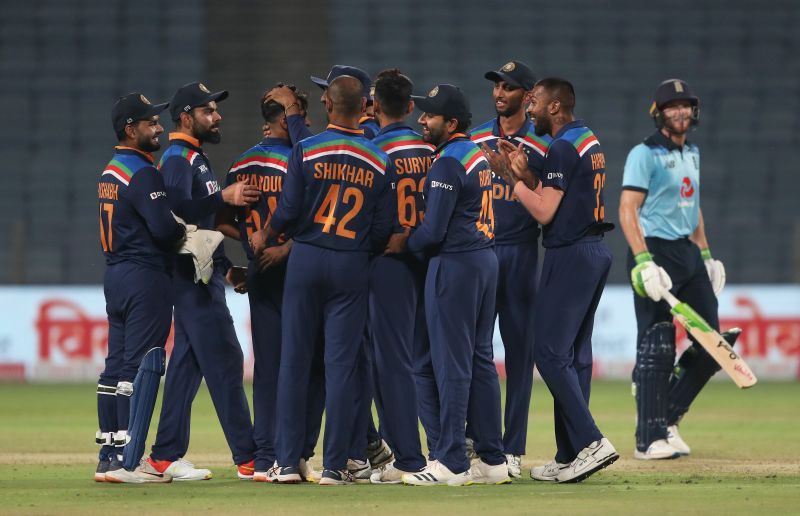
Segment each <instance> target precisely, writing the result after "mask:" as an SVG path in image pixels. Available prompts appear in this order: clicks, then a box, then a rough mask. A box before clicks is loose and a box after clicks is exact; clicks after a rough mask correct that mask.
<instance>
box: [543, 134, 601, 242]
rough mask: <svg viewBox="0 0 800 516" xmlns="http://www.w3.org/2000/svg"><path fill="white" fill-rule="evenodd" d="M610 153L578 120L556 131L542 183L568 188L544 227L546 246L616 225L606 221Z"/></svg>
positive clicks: (544, 185) (573, 240)
mask: <svg viewBox="0 0 800 516" xmlns="http://www.w3.org/2000/svg"><path fill="white" fill-rule="evenodd" d="M605 183H606V157H605V154H603V150H602V148H601V147H600V142H599V141H598V140H597V137H596V136H595V135H594V133H593V132H592V131H591V129H589V128H588V127H586V125H585V124H584V122H583V120H575V121H572V122H570V123H568V124H567V125H565V126H564V127H562V128H561V130H560V131H559V132H558V134H556V137H555V138H554V139H553V142H552V143H551V144H550V147H549V148H548V150H547V155H546V156H545V160H544V168H543V169H542V186H543V187H553V188H558V189H559V190H561V191H562V192H564V197H563V198H562V199H561V204H559V206H558V210H556V214H555V216H554V217H553V220H552V221H551V222H550V224H548V225H546V226H544V227H543V228H542V234H543V237H542V246H544V247H546V248H548V247H561V246H565V245H569V244H572V243H574V242H576V241H578V240H580V239H581V238H583V237H584V236H586V235H589V234H599V233H602V232H603V231H605V230H607V229H610V228H612V227H613V226H612V225H610V224H604V222H603V221H604V218H605V201H604V200H603V188H604V186H605Z"/></svg>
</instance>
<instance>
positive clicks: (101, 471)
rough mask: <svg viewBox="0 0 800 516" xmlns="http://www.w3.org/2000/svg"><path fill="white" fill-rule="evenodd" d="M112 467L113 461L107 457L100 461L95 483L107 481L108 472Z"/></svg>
mask: <svg viewBox="0 0 800 516" xmlns="http://www.w3.org/2000/svg"><path fill="white" fill-rule="evenodd" d="M110 465H111V459H109V458H107V457H105V458H102V459H100V460H99V461H98V463H97V469H95V470H94V481H95V482H105V481H106V472H108V467H109V466H110Z"/></svg>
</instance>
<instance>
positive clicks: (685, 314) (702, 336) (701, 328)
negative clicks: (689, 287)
mask: <svg viewBox="0 0 800 516" xmlns="http://www.w3.org/2000/svg"><path fill="white" fill-rule="evenodd" d="M663 298H664V301H666V302H667V303H669V306H670V307H672V310H671V312H672V314H673V315H674V316H675V319H677V320H678V322H679V323H680V325H681V326H683V327H684V328H686V331H687V332H689V333H690V334H691V335H692V337H694V338H695V340H696V341H697V342H699V343H700V345H701V346H703V348H705V350H706V351H707V352H708V354H709V355H711V358H713V359H714V360H716V362H717V363H718V364H719V365H720V366H721V367H722V370H723V371H725V372H726V373H727V374H728V376H730V377H731V379H732V380H733V382H734V383H735V384H736V385H737V386H738V387H739V388H740V389H746V388H748V387H752V386H753V385H755V384H756V382H757V381H758V380H757V379H756V375H754V374H753V371H751V370H750V366H748V365H747V362H745V361H744V360H742V357H740V356H739V354H738V353H736V352H735V351H734V350H733V348H732V347H731V346H730V344H728V343H727V342H726V341H725V339H724V338H723V337H722V335H720V334H719V333H717V332H716V331H714V328H712V327H711V325H709V324H708V323H707V322H706V321H705V319H703V318H702V317H700V315H699V314H698V313H697V312H695V311H694V309H693V308H692V307H691V306H689V305H687V304H686V303H684V302H682V301H680V300H678V298H676V297H675V296H673V295H672V294H671V293H670V292H669V291H667V290H666V289H664V292H663Z"/></svg>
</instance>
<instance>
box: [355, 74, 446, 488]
mask: <svg viewBox="0 0 800 516" xmlns="http://www.w3.org/2000/svg"><path fill="white" fill-rule="evenodd" d="M413 88H414V85H413V83H412V82H411V80H410V79H409V78H408V77H406V76H405V75H403V74H402V73H400V70H397V69H390V70H384V71H382V72H381V73H379V74H378V75H377V77H376V79H375V92H374V94H375V100H374V108H375V115H376V118H377V119H378V121H379V123H380V130H379V131H378V134H377V136H375V138H373V140H372V143H374V144H375V145H376V146H378V148H380V149H381V150H382V151H383V152H385V153H386V154H387V155H388V156H389V159H390V161H391V162H392V163H393V164H394V167H392V170H393V172H394V174H393V175H392V177H390V178H389V179H390V181H391V184H392V190H394V192H395V194H396V202H397V206H398V212H397V217H398V218H397V225H398V227H400V228H409V229H413V228H416V227H417V226H419V224H421V223H422V219H423V217H424V214H425V204H424V202H425V201H424V199H423V197H422V191H423V188H424V184H425V176H426V173H427V171H428V167H429V166H430V164H431V161H432V156H431V154H432V152H433V150H434V147H433V145H431V144H430V143H427V142H425V141H423V139H422V136H420V135H419V134H418V133H416V132H414V130H412V129H411V127H409V126H408V124H407V123H406V121H405V120H406V118H407V117H408V116H409V115H410V114H411V113H412V112H413V111H414V101H412V100H411V93H412V91H413ZM426 268H427V263H425V262H424V261H420V260H417V259H416V258H414V257H412V256H410V255H408V254H403V255H387V256H376V257H375V258H373V260H372V261H371V263H370V271H369V274H370V280H369V340H368V342H369V344H370V353H371V358H372V362H373V363H374V370H375V378H374V379H375V405H376V407H377V409H378V416H379V418H380V431H381V434H382V435H383V437H384V438H385V439H386V441H387V442H388V444H389V446H390V447H391V449H392V450H393V451H394V454H395V460H394V462H392V463H390V464H387V465H385V466H383V467H380V468H378V471H377V473H375V474H373V475H372V478H371V480H372V482H373V483H385V484H398V483H400V482H401V481H402V475H403V474H404V473H413V472H419V471H421V470H422V469H423V468H424V467H425V466H426V461H425V457H424V456H423V455H422V448H421V444H420V439H419V429H418V422H417V419H418V406H419V407H422V408H424V407H429V406H431V404H435V405H436V410H435V411H432V410H428V411H425V413H424V414H423V415H422V418H421V419H422V422H423V426H424V427H425V429H426V433H428V434H429V441H428V442H429V446H430V445H431V444H434V445H435V440H436V436H437V435H438V426H439V425H438V393H437V392H436V384H435V381H434V378H433V375H432V372H433V371H432V368H430V367H428V369H430V374H429V375H428V376H427V378H428V379H429V381H428V382H425V380H424V376H425V375H424V374H421V375H419V376H422V377H423V379H421V380H420V381H419V382H417V380H416V379H417V378H418V375H416V374H415V362H417V360H416V356H417V355H418V354H423V355H424V356H427V357H430V349H429V345H428V342H427V330H426V328H425V306H424V303H423V300H422V297H423V288H424V285H425V270H426ZM420 383H421V384H422V387H423V389H425V392H424V393H423V396H424V397H425V398H426V400H425V401H424V402H423V403H422V404H421V405H418V401H417V400H418V399H417V386H418V385H420ZM432 416H433V417H435V418H436V421H435V422H433V423H432V422H431V419H432Z"/></svg>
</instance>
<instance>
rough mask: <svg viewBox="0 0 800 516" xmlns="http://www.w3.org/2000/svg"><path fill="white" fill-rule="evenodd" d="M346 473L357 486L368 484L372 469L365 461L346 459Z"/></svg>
mask: <svg viewBox="0 0 800 516" xmlns="http://www.w3.org/2000/svg"><path fill="white" fill-rule="evenodd" d="M347 471H348V473H350V475H352V477H353V481H354V482H356V483H357V484H369V482H370V476H371V475H372V467H371V466H370V463H369V462H368V461H365V460H358V459H347Z"/></svg>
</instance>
